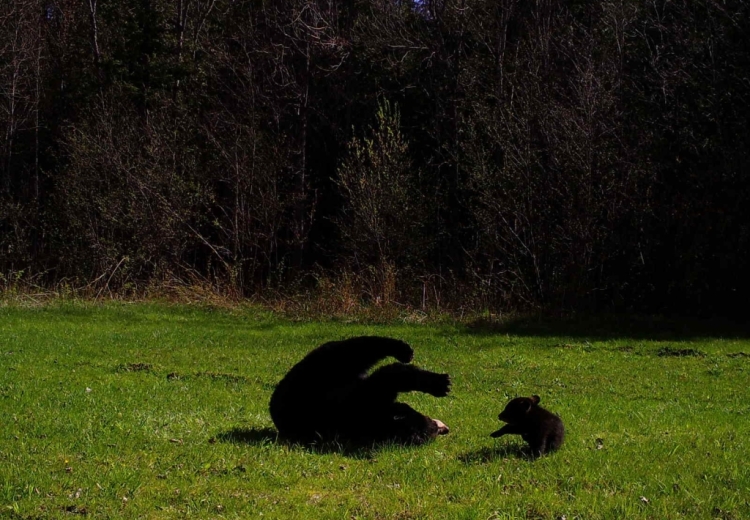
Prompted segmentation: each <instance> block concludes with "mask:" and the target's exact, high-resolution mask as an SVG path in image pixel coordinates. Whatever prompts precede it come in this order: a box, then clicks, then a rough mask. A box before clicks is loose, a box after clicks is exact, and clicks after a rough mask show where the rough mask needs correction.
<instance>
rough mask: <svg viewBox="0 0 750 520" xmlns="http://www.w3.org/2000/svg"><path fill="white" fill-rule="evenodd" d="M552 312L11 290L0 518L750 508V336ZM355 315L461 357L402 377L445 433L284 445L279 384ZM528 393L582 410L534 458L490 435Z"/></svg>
mask: <svg viewBox="0 0 750 520" xmlns="http://www.w3.org/2000/svg"><path fill="white" fill-rule="evenodd" d="M537 325H538V326H522V327H505V328H502V327H500V328H496V329H493V328H492V327H481V326H477V327H464V326H461V325H453V324H437V325H435V324H433V325H407V324H395V325H357V324H342V323H332V322H310V323H294V322H290V321H285V320H283V319H282V318H278V317H274V316H272V315H269V314H267V313H263V312H260V311H253V310H247V309H245V310H235V311H221V310H210V309H208V310H207V309H196V308H188V307H170V306H165V305H155V304H153V305H151V304H131V305H127V304H108V305H105V306H95V305H80V304H78V305H73V304H65V305H63V304H57V305H48V306H44V307H41V308H37V309H22V308H17V307H5V308H0V517H9V518H63V517H64V518H74V517H78V516H82V515H84V514H85V515H88V517H90V518H185V517H190V518H261V517H262V518H300V519H308V518H336V519H341V518H347V519H348V518H382V519H385V518H398V519H412V518H425V519H426V518H430V519H434V518H446V519H448V518H449V519H462V518H466V519H469V518H479V519H501V518H551V519H555V518H563V517H565V518H567V519H569V520H570V519H574V518H582V519H597V518H617V519H621V518H654V519H669V518H724V519H732V518H734V519H741V518H750V503H749V502H748V501H749V500H750V470H749V469H748V467H750V465H748V464H747V460H748V458H749V457H748V456H749V455H750V444H749V442H748V436H749V434H750V413H749V412H750V404H748V403H750V389H749V388H750V357H748V356H747V355H746V354H747V353H750V341H749V340H748V339H743V337H742V336H738V337H739V338H740V339H720V338H719V337H718V334H716V332H715V331H714V332H711V333H710V334H706V333H701V334H698V335H697V336H691V335H690V334H684V333H683V334H672V333H670V331H669V330H667V325H666V324H665V325H664V326H662V327H660V326H659V323H656V325H653V324H652V326H651V327H650V328H649V329H647V332H646V333H644V332H643V330H644V329H643V328H641V329H629V328H628V327H626V326H623V327H621V328H622V329H629V330H615V329H617V327H611V326H607V327H604V328H601V327H600V328H597V326H596V323H595V322H594V323H593V324H591V325H590V326H586V327H579V328H578V329H575V328H572V329H568V328H565V327H555V326H549V324H545V323H542V324H537ZM587 330H589V331H591V333H590V334H588V333H587ZM633 330H639V331H640V332H634V331H633ZM535 331H536V332H535ZM360 334H379V335H389V336H394V337H398V338H402V339H404V340H406V341H408V342H409V343H410V344H411V345H412V346H413V347H414V350H415V363H417V364H419V365H420V366H423V367H425V368H429V369H432V370H436V371H446V372H449V373H450V374H451V375H452V377H453V381H454V384H453V391H452V394H451V395H450V396H449V397H447V398H444V399H436V398H433V397H430V396H426V395H407V396H405V397H404V399H405V400H406V401H407V402H409V403H410V404H412V405H413V406H414V407H416V408H417V409H418V410H420V411H423V412H424V413H427V414H428V415H431V416H433V417H437V418H439V419H441V420H443V421H444V422H445V423H446V424H448V425H449V426H450V427H451V430H452V431H451V434H450V435H448V436H446V437H441V438H439V439H437V440H436V441H435V442H433V443H431V444H427V445H425V446H421V447H416V448H406V447H398V446H386V447H383V448H381V449H378V450H374V451H371V452H358V453H341V452H336V451H335V450H324V451H321V452H314V451H310V450H309V449H305V448H302V447H295V446H286V445H283V444H279V443H277V442H276V441H275V440H274V438H273V436H272V435H270V434H269V431H268V429H269V428H272V427H273V424H272V422H271V419H270V417H269V415H268V411H267V404H268V399H269V397H270V395H271V392H272V390H273V387H274V385H275V383H276V382H277V381H278V380H279V379H280V378H281V377H282V375H283V374H284V373H285V372H286V370H288V369H289V367H291V366H292V365H293V364H294V363H295V362H296V361H297V360H299V359H300V358H301V357H302V356H303V355H304V354H305V353H306V352H307V351H309V350H310V349H312V348H313V347H315V346H316V345H318V344H320V343H323V342H325V341H327V340H331V339H340V338H344V337H349V336H354V335H360ZM744 337H745V338H746V337H747V336H744ZM649 338H659V339H658V340H655V339H649ZM531 393H537V394H539V395H540V396H541V397H542V404H543V405H546V406H547V407H548V408H549V409H550V410H552V411H554V412H556V413H558V414H560V415H561V417H562V418H563V420H564V421H565V424H566V428H567V439H566V443H565V444H564V445H563V448H562V449H561V450H560V451H559V452H557V453H554V454H552V455H550V456H548V457H544V458H542V459H539V460H536V461H534V460H529V459H528V458H526V457H524V456H523V455H522V453H520V452H519V450H518V447H519V446H520V445H521V440H520V438H518V437H504V438H502V439H500V440H498V441H495V440H494V439H491V438H489V436H488V435H489V433H490V432H492V431H493V430H495V429H496V428H497V427H498V426H499V424H500V423H499V422H498V421H497V419H496V417H497V414H498V413H499V411H500V410H501V408H502V407H503V406H504V404H505V402H506V401H507V400H508V399H509V398H511V397H514V396H517V395H529V394H531Z"/></svg>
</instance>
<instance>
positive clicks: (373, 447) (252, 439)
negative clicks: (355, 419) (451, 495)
mask: <svg viewBox="0 0 750 520" xmlns="http://www.w3.org/2000/svg"><path fill="white" fill-rule="evenodd" d="M215 438H216V440H217V441H219V442H226V443H230V444H246V445H256V446H266V445H271V444H276V445H279V446H288V447H291V448H299V449H303V450H306V451H308V452H310V453H317V454H321V455H322V454H331V453H337V454H339V455H344V456H346V457H350V458H354V459H372V458H373V457H374V455H375V453H376V452H378V451H380V450H382V449H384V448H387V447H389V446H391V447H392V446H399V447H409V446H410V445H408V444H397V443H394V442H389V441H383V442H372V441H371V442H364V443H355V442H351V441H348V442H337V441H327V442H319V443H317V442H316V443H312V444H302V443H298V442H292V441H288V440H285V439H283V438H281V437H279V432H277V431H276V430H274V429H273V428H232V429H231V430H228V431H225V432H221V433H219V434H217V435H216V437H215ZM413 447H416V446H413Z"/></svg>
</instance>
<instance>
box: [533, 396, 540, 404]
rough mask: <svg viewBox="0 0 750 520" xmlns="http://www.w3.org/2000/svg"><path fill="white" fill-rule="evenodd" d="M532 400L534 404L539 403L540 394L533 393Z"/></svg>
mask: <svg viewBox="0 0 750 520" xmlns="http://www.w3.org/2000/svg"><path fill="white" fill-rule="evenodd" d="M531 402H532V403H534V404H539V396H538V395H532V396H531Z"/></svg>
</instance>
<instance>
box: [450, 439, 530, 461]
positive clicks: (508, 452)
mask: <svg viewBox="0 0 750 520" xmlns="http://www.w3.org/2000/svg"><path fill="white" fill-rule="evenodd" d="M511 457H515V458H518V459H526V460H534V457H533V456H532V455H531V450H530V449H529V448H528V446H524V445H522V444H503V445H500V446H494V447H488V446H485V447H483V448H480V449H478V450H473V451H468V452H466V453H462V454H461V455H459V456H458V460H460V461H461V462H463V463H464V464H467V465H470V464H487V463H490V462H494V461H496V460H502V459H508V458H511Z"/></svg>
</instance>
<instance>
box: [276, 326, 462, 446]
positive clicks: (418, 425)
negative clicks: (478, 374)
mask: <svg viewBox="0 0 750 520" xmlns="http://www.w3.org/2000/svg"><path fill="white" fill-rule="evenodd" d="M413 355H414V353H413V351H412V349H411V347H410V346H409V345H408V344H406V343H404V342H403V341H400V340H397V339H392V338H383V337H378V336H362V337H357V338H350V339H346V340H343V341H331V342H328V343H325V344H323V345H321V346H319V347H318V348H316V349H315V350H313V351H311V352H310V353H309V354H307V356H305V357H304V358H303V359H302V360H301V361H300V362H299V363H297V364H296V365H294V366H293V367H292V368H291V370H289V372H288V373H287V374H286V375H285V376H284V378H283V379H282V380H281V381H280V382H279V384H278V385H277V386H276V390H274V392H273V395H272V396H271V403H270V412H271V418H272V419H273V422H274V424H275V425H276V428H278V430H279V434H280V435H281V436H282V437H283V438H286V439H290V440H294V441H299V442H305V443H308V442H315V441H320V440H323V441H326V440H342V441H351V442H354V443H364V442H371V441H384V440H391V441H395V442H400V443H408V444H420V443H423V442H426V441H428V440H430V439H432V438H434V437H436V436H437V435H441V434H445V433H448V428H447V427H446V426H445V425H444V424H443V423H442V422H440V421H437V420H433V419H431V418H430V417H427V416H426V415H423V414H421V413H419V412H418V411H416V410H414V409H413V408H411V407H410V406H409V405H407V404H405V403H399V402H397V401H396V399H397V397H398V394H399V393H401V392H411V391H416V392H426V393H428V394H431V395H434V396H436V397H442V396H444V395H446V394H448V392H449V391H450V377H449V376H448V374H436V373H434V372H429V371H427V370H422V369H421V368H417V367H416V366H414V365H411V364H409V363H410V362H411V360H412V357H413ZM390 356H392V357H394V358H396V359H397V360H399V361H400V363H393V364H390V365H385V366H383V367H380V368H378V369H377V370H375V371H374V372H372V373H371V374H368V373H367V372H368V370H370V369H371V368H372V367H373V366H374V365H375V364H376V363H377V362H378V361H380V360H381V359H384V358H386V357H390Z"/></svg>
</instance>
